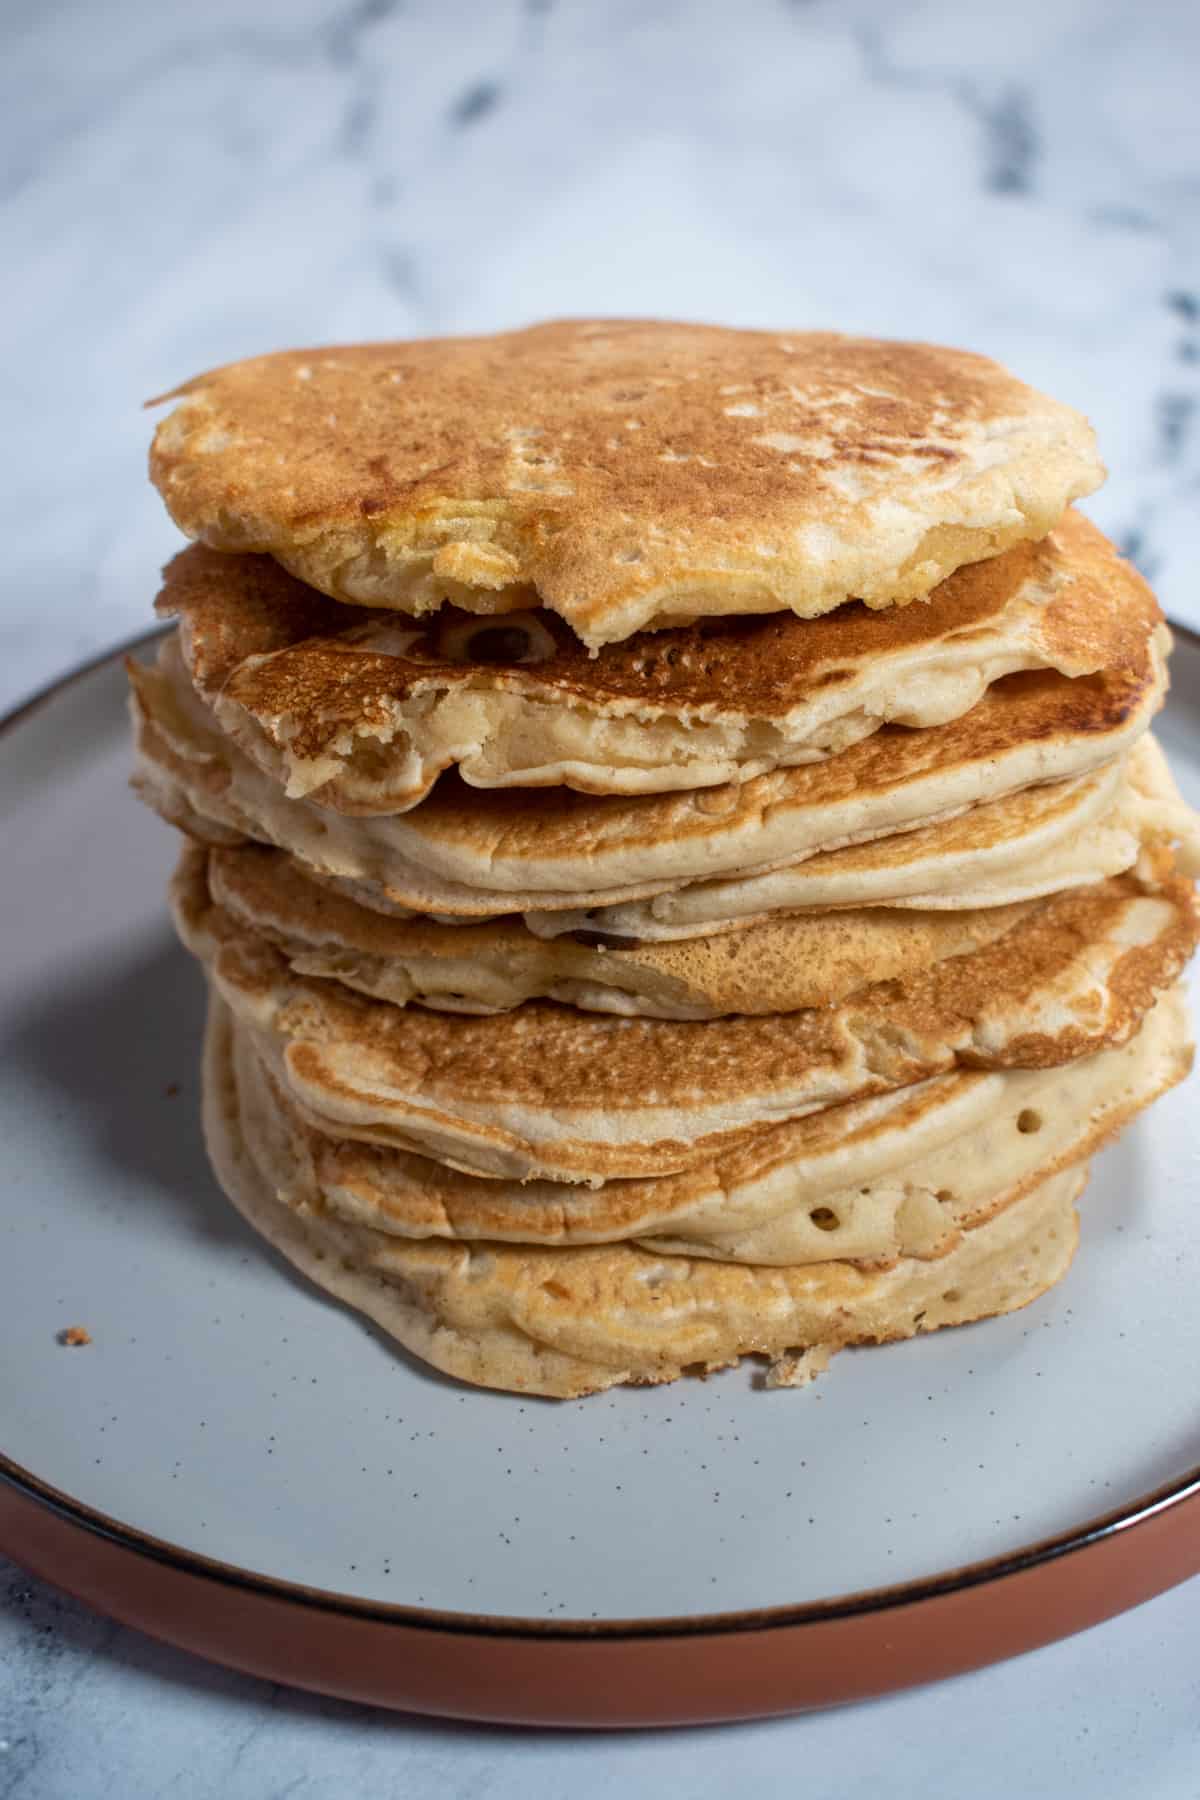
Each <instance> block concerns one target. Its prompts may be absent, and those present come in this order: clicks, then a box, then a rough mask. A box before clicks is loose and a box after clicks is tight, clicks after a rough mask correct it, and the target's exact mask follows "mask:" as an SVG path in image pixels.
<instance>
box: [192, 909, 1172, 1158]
mask: <svg viewBox="0 0 1200 1800" xmlns="http://www.w3.org/2000/svg"><path fill="white" fill-rule="evenodd" d="M174 899H175V911H176V919H177V923H178V926H179V930H180V933H181V936H182V937H183V939H184V942H185V943H186V944H187V945H188V947H189V948H190V949H192V950H193V952H194V953H195V954H197V955H199V956H200V957H201V958H202V959H203V960H204V961H205V963H206V964H207V966H208V967H209V968H210V969H211V971H212V975H213V979H214V981H215V984H216V987H217V989H218V991H219V992H220V994H221V996H222V998H223V999H224V1000H225V1001H226V1003H227V1004H228V1005H230V1006H231V1007H232V1008H233V1010H234V1011H235V1013H236V1014H237V1016H238V1017H239V1019H241V1020H242V1021H244V1022H245V1023H246V1024H247V1026H249V1027H250V1028H251V1029H252V1030H253V1032H254V1033H255V1035H256V1042H257V1043H258V1045H259V1048H260V1049H261V1051H262V1052H263V1054H264V1055H265V1056H266V1057H267V1059H268V1062H269V1065H270V1067H271V1068H272V1071H273V1072H274V1073H275V1074H277V1075H278V1076H279V1078H280V1079H281V1080H282V1081H283V1082H284V1083H285V1085H286V1087H287V1089H288V1092H289V1095H290V1097H291V1098H292V1099H293V1101H294V1102H295V1103H296V1104H297V1105H298V1106H299V1107H300V1108H301V1110H302V1111H303V1112H304V1113H305V1114H306V1116H308V1117H309V1118H310V1119H312V1120H313V1122H314V1123H316V1124H317V1125H318V1126H320V1127H322V1128H324V1129H328V1130H329V1131H331V1132H333V1133H335V1134H340V1135H346V1136H354V1137H362V1138H365V1139H367V1140H368V1141H373V1142H378V1143H391V1144H395V1145H397V1146H399V1147H400V1148H402V1149H408V1150H415V1151H417V1152H418V1153H420V1154H424V1155H428V1156H432V1157H435V1158H437V1159H438V1160H440V1161H443V1162H446V1163H448V1164H449V1165H450V1166H451V1167H456V1168H463V1169H467V1170H469V1171H472V1172H475V1173H480V1174H485V1175H493V1176H501V1177H510V1178H515V1179H517V1180H524V1179H526V1178H527V1177H529V1176H534V1175H537V1176H552V1177H554V1178H556V1179H565V1180H568V1181H581V1180H582V1181H591V1182H595V1183H599V1182H602V1181H605V1180H610V1179H613V1178H616V1177H621V1176H632V1175H660V1174H669V1173H671V1172H672V1171H675V1170H679V1169H685V1168H690V1167H695V1166H696V1165H697V1164H699V1163H702V1162H704V1161H706V1160H708V1159H709V1158H710V1157H711V1156H713V1155H714V1154H717V1153H718V1152H719V1151H720V1150H722V1149H723V1148H725V1147H727V1146H728V1145H730V1144H731V1143H733V1142H734V1141H736V1140H738V1139H740V1138H743V1137H744V1136H745V1135H746V1133H747V1132H749V1131H750V1130H752V1129H758V1128H761V1127H762V1126H763V1125H765V1124H768V1123H772V1122H779V1121H782V1120H786V1119H791V1118H797V1117H800V1116H802V1115H803V1114H805V1113H808V1112H813V1111H816V1110H818V1109H819V1108H821V1107H824V1106H831V1105H836V1104H837V1103H839V1102H841V1101H844V1100H849V1099H853V1098H856V1097H858V1096H865V1095H869V1094H872V1093H879V1092H882V1091H884V1090H886V1089H888V1088H894V1087H904V1086H906V1085H909V1084H910V1083H914V1082H917V1081H922V1080H925V1079H926V1078H927V1077H929V1076H932V1075H936V1074H940V1073H943V1072H946V1071H949V1070H953V1069H954V1068H956V1067H967V1068H1048V1067H1053V1066H1055V1065H1058V1064H1061V1063H1066V1062H1070V1061H1073V1060H1074V1059H1075V1058H1077V1057H1080V1056H1088V1055H1092V1054H1094V1053H1095V1052H1097V1051H1099V1050H1101V1049H1104V1048H1106V1047H1108V1046H1110V1045H1113V1044H1119V1043H1123V1042H1124V1041H1125V1040H1126V1039H1127V1038H1128V1037H1129V1036H1130V1035H1131V1033H1132V1032H1133V1031H1134V1030H1135V1029H1136V1027H1137V1025H1138V1023H1139V1022H1140V1020H1141V1018H1142V1017H1143V1016H1144V1014H1145V1013H1146V1012H1147V1011H1148V1010H1149V1008H1150V1006H1151V1005H1152V1004H1153V1002H1154V999H1155V997H1156V995H1157V994H1158V993H1159V992H1160V991H1161V990H1162V989H1163V988H1165V987H1166V986H1168V985H1169V984H1170V983H1171V982H1172V981H1173V980H1174V979H1175V977H1176V976H1177V975H1178V973H1179V971H1180V969H1181V968H1182V966H1183V964H1184V962H1185V961H1186V960H1187V957H1188V956H1189V955H1190V954H1191V951H1192V949H1193V948H1194V946H1195V942H1196V937H1197V930H1198V922H1197V913H1196V906H1195V900H1194V895H1193V891H1192V889H1191V887H1190V885H1189V884H1188V883H1186V882H1183V881H1180V880H1178V879H1167V880H1165V881H1164V882H1163V883H1161V884H1160V885H1156V886H1154V887H1152V888H1149V889H1148V888H1147V887H1145V886H1144V885H1143V884H1142V883H1141V882H1140V881H1138V880H1136V879H1135V878H1133V877H1130V876H1123V877H1119V878H1117V879H1116V880H1114V881H1110V882H1107V883H1104V884H1103V885H1102V886H1101V887H1099V888H1097V889H1091V890H1084V891H1082V892H1078V893H1071V894H1064V895H1058V896H1055V897H1053V898H1051V899H1048V900H1046V901H1043V902H1042V903H1041V904H1040V905H1039V907H1038V908H1037V910H1036V911H1035V912H1034V913H1033V914H1031V915H1030V917H1029V918H1026V919H1024V920H1022V922H1021V924H1020V925H1019V926H1018V927H1016V928H1015V929H1014V930H1013V931H1011V932H1009V933H1007V934H1005V936H1003V937H1001V938H999V939H997V940H995V942H993V943H991V944H989V945H987V946H986V947H985V948H983V949H981V950H977V951H975V952H974V953H972V954H970V955H964V956H957V957H951V958H949V959H947V960H946V961H945V962H942V963H937V964H934V965H933V966H932V967H931V968H929V969H928V970H926V971H924V972H923V973H921V974H919V975H914V976H911V977H909V978H907V979H905V980H903V981H888V982H879V983H875V984H873V985H872V986H869V987H866V988H863V989H860V990H858V992H856V993H854V994H852V995H850V996H849V997H848V998H847V999H846V1000H844V1001H843V1002H841V1003H840V1004H839V1005H837V1006H832V1007H824V1008H812V1009H809V1010H807V1011H805V1012H799V1013H792V1014H784V1015H772V1016H767V1017H759V1018H740V1017H738V1018H723V1019H715V1020H709V1021H706V1022H704V1023H702V1024H688V1023H677V1022H674V1021H664V1020H657V1019H613V1018H605V1017H603V1016H600V1015H589V1014H583V1013H578V1012H575V1011H573V1010H570V1009H568V1008H564V1007H558V1006H554V1005H551V1004H544V1003H540V1002H533V1003H531V1004H529V1005H526V1006H523V1007H520V1008H518V1009H516V1010H515V1011H513V1012H507V1013H500V1014H497V1015H496V1016H494V1017H491V1018H472V1017H456V1016H455V1015H453V1014H445V1013H432V1012H428V1011H424V1010H421V1011H417V1010H410V1009H401V1008H397V1007H394V1006H391V1005H388V1004H386V1003H384V1002H381V1001H375V1000H370V999H368V998H366V997H365V996H363V995H361V994H357V993H355V992H353V991H352V990H350V989H348V988H345V987H343V986H342V985H341V983H339V982H335V981H328V980H321V979H313V978H311V977H307V976H302V975H297V974H296V973H294V972H293V971H292V970H291V969H290V968H289V966H288V964H287V961H286V959H285V958H283V957H282V956H281V955H280V954H279V953H278V952H277V951H275V950H273V949H272V948H271V946H270V945H269V944H268V943H267V942H266V941H265V940H263V939H261V938H258V937H257V936H256V935H255V934H254V933H253V932H250V931H247V930H246V929H245V928H244V927H241V926H239V925H237V924H236V923H235V922H234V921H233V920H232V919H231V918H230V916H229V915H228V914H226V913H223V912H222V911H221V909H220V908H216V907H213V906H212V904H211V902H210V900H209V898H208V896H207V894H206V893H204V892H201V891H199V890H197V891H195V892H188V893H185V892H183V891H182V890H181V889H179V888H177V889H176V890H175V895H174Z"/></svg>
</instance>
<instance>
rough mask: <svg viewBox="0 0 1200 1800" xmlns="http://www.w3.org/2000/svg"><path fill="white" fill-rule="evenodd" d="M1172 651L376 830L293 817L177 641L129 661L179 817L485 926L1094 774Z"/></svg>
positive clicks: (616, 897) (1134, 721) (1133, 724)
mask: <svg viewBox="0 0 1200 1800" xmlns="http://www.w3.org/2000/svg"><path fill="white" fill-rule="evenodd" d="M1168 647H1169V636H1168V634H1167V633H1166V628H1165V626H1160V627H1157V628H1156V630H1155V633H1154V634H1153V636H1152V637H1151V639H1150V640H1149V641H1148V643H1147V644H1146V646H1145V648H1144V651H1143V654H1142V655H1141V656H1140V657H1138V658H1135V659H1134V661H1133V662H1131V663H1129V664H1127V665H1125V666H1124V667H1123V668H1121V669H1110V670H1105V671H1103V672H1100V673H1097V674H1095V675H1089V676H1080V677H1079V678H1077V679H1075V680H1069V679H1067V678H1065V677H1063V676H1061V675H1058V674H1055V673H1051V672H1036V673H1030V674H1020V675H1011V676H1008V677H1007V678H1006V679H1005V680H1003V681H1000V682H997V683H996V684H995V685H994V686H993V687H991V688H989V690H988V692H987V693H986V694H985V695H984V697H983V699H982V700H981V701H980V702H979V704H978V705H977V706H975V707H973V708H972V709H971V711H970V712H969V713H967V714H966V715H965V716H964V717H962V718H960V719H956V720H954V721H953V722H951V723H950V724H947V725H941V726H933V727H930V728H929V729H927V730H923V731H909V730H905V729H904V728H902V727H898V726H885V727H884V728H883V729H881V730H880V731H878V732H876V733H875V734H874V736H872V737H870V738H867V739H865V740H863V741H862V742H861V743H858V744H855V745H853V746H852V747H851V748H850V749H848V750H846V751H844V752H843V753H842V754H841V755H840V756H837V757H833V758H831V759H830V760H828V761H826V762H821V763H813V764H809V765H807V766H804V767H800V768H794V769H777V770H774V771H773V772H772V773H771V774H769V775H762V776H758V777H757V778H756V779H755V780H753V781H747V782H743V783H740V784H727V785H725V786H724V787H720V788H708V789H704V790H702V791H700V792H698V793H688V794H645V795H635V796H630V797H626V796H607V797H593V796H591V795H584V794H574V793H570V792H569V791H567V790H565V789H563V788H542V789H537V790H533V791H531V792H517V791H514V790H496V791H492V792H485V793H480V792H478V791H476V790H474V789H471V788H469V787H467V786H466V785H465V783H463V782H461V781H460V780H458V779H457V778H456V777H453V776H447V777H445V778H443V780H442V781H440V782H439V783H438V786H437V788H436V789H435V791H434V792H433V793H432V794H431V795H430V796H429V798H428V799H427V800H426V801H425V803H424V804H423V805H422V806H420V807H417V808H416V809H415V810H414V811H412V812H410V813H404V814H400V815H398V816H395V817H388V818H368V819H353V818H347V817H344V816H343V815H341V814H338V813H334V812H331V811H329V810H328V809H326V808H318V807H316V806H314V805H313V804H312V803H311V802H308V801H302V800H289V799H288V798H287V797H286V795H285V794H284V793H283V792H282V790H281V789H280V788H279V787H278V785H277V784H276V783H275V782H273V781H272V780H271V778H270V777H268V776H266V775H265V774H264V773H263V772H262V770H260V769H259V768H257V766H256V765H255V764H253V763H252V762H251V761H250V759H249V758H248V757H246V756H245V755H244V754H243V753H242V752H241V751H239V750H238V748H237V747H236V745H233V744H232V743H231V742H230V741H229V740H228V738H226V737H225V736H224V735H223V734H222V733H221V732H220V731H219V729H218V728H217V727H216V725H215V722H214V721H213V718H212V714H211V711H210V710H209V709H208V708H206V707H205V706H204V704H203V702H202V701H201V700H200V699H199V697H198V696H197V695H196V693H195V691H194V689H193V688H192V686H191V683H190V681H189V680H188V678H187V674H186V671H185V670H184V668H183V665H182V662H181V659H180V657H179V653H178V647H177V645H176V644H175V643H174V641H173V640H171V639H168V640H167V641H166V643H165V644H164V645H163V647H162V650H161V652H160V658H159V667H158V668H157V669H154V670H151V669H145V668H141V667H139V666H138V665H137V664H131V665H130V677H131V680H132V683H133V686H134V690H135V715H136V721H137V726H138V746H139V751H140V753H141V758H142V770H143V775H144V777H145V792H146V797H147V798H148V799H149V800H150V801H151V803H152V804H155V805H157V806H158V807H159V809H160V810H161V811H163V812H164V813H165V814H166V816H167V817H169V818H172V819H178V820H179V821H180V822H183V823H186V821H187V819H188V818H189V817H190V816H192V815H196V814H198V815H200V816H201V818H207V819H210V820H212V821H213V822H214V824H215V825H216V826H217V827H218V828H219V832H220V833H224V834H226V837H225V841H227V836H228V833H229V832H230V831H235V832H240V833H242V834H243V835H246V836H250V837H256V838H259V839H260V840H264V841H266V842H271V843H275V844H278V845H279V846H280V847H281V848H284V849H287V850H289V851H290V852H291V853H292V854H293V855H295V856H297V858H298V859H299V860H300V861H301V862H303V863H304V864H305V865H306V866H307V867H308V868H309V869H312V870H315V871H316V872H318V873H321V874H326V875H330V876H335V877H337V878H339V879H341V880H347V879H348V880H351V881H354V882H357V883H360V884H363V886H362V889H361V891H360V892H359V894H358V897H359V898H362V899H364V900H367V901H368V903H369V904H373V905H379V906H380V907H381V908H382V909H385V910H386V909H388V908H392V907H400V908H403V909H407V910H409V911H412V912H422V913H433V914H437V915H447V916H459V917H465V918H470V917H476V918H478V917H488V916H491V915H496V914H501V913H507V912H517V911H520V912H532V911H559V910H566V909H573V908H580V907H590V906H596V905H614V904H617V903H620V902H622V901H626V900H637V899H644V898H648V897H649V896H651V895H653V894H656V893H664V892H667V891H668V890H670V889H672V888H677V887H681V886H684V885H686V884H687V883H689V882H691V881H695V880H701V879H703V880H712V879H714V878H717V877H722V876H726V875H731V874H737V875H747V874H753V873H759V872H766V871H769V870H772V869H777V868H782V867H786V866H787V865H789V864H791V863H795V862H799V861H801V860H803V859H805V858H807V857H809V856H812V855H814V854H816V853H817V852H818V851H822V850H833V849H838V848H841V847H842V846H844V845H847V844H855V843H863V842H867V841H868V840H870V839H872V838H885V839H886V838H889V837H891V836H892V835H894V834H896V833H903V832H906V831H910V830H913V829H916V828H917V827H919V826H923V825H925V824H928V823H929V822H931V821H932V820H936V819H941V818H946V817H949V816H950V815H952V814H954V813H956V812H960V811H963V810H965V809H966V808H968V807H974V806H977V805H979V804H980V803H981V802H984V801H988V800H993V799H996V798H998V797H1000V796H1001V795H1004V794H1008V793H1015V792H1018V791H1020V790H1021V789H1024V788H1027V787H1029V786H1031V785H1038V784H1041V783H1043V782H1051V781H1057V780H1065V779H1068V778H1071V777H1073V776H1076V775H1079V774H1084V773H1087V772H1088V771H1090V770H1093V769H1097V768H1099V767H1100V766H1102V765H1103V764H1104V763H1106V762H1109V761H1111V760H1112V759H1113V758H1114V757H1115V756H1118V755H1120V754H1121V753H1122V752H1123V751H1125V750H1127V749H1128V748H1129V747H1130V745H1131V744H1132V743H1134V742H1135V741H1136V740H1137V738H1138V737H1140V736H1141V735H1142V734H1143V732H1144V731H1145V730H1146V729H1147V728H1148V726H1149V723H1150V720H1151V718H1152V717H1153V715H1154V713H1155V712H1156V711H1157V709H1158V707H1159V706H1160V705H1161V703H1162V699H1163V696H1164V693H1165V688H1166V673H1165V664H1164V660H1163V659H1164V655H1165V652H1166V650H1167V648H1168ZM197 835H200V836H204V835H205V832H204V829H203V826H202V825H201V826H200V827H198V828H197ZM209 835H211V834H209ZM217 841H222V839H221V837H220V836H218V837H217Z"/></svg>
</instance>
